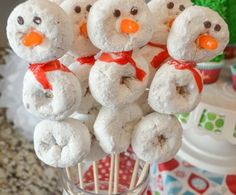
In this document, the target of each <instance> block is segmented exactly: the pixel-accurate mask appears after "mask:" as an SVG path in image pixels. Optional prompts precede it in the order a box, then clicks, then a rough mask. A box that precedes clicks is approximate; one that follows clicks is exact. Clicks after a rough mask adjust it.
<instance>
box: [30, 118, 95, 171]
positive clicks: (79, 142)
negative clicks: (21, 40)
mask: <svg viewBox="0 0 236 195" xmlns="http://www.w3.org/2000/svg"><path fill="white" fill-rule="evenodd" d="M90 145H91V138H90V134H89V131H88V129H87V127H86V126H84V125H83V124H82V123H80V122H79V121H78V120H75V119H66V120H65V121H61V122H59V121H49V120H44V121H42V122H40V123H39V124H38V125H37V126H36V128H35V132H34V148H35V152H36V154H37V156H38V158H39V159H40V160H41V161H43V162H44V163H45V164H47V165H50V166H53V167H61V168H64V167H69V166H73V165H75V164H76V163H78V162H80V161H82V160H83V159H84V158H85V157H86V155H87V154H88V153H89V150H90Z"/></svg>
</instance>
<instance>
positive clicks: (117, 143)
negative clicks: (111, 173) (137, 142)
mask: <svg viewBox="0 0 236 195" xmlns="http://www.w3.org/2000/svg"><path fill="white" fill-rule="evenodd" d="M141 117H142V110H141V109H140V108H139V106H138V105H137V104H130V105H127V106H126V107H125V108H122V109H118V110H112V109H109V108H106V107H102V108H101V110H100V112H99V114H98V117H97V119H96V121H95V124H94V132H95V136H96V138H97V140H98V141H99V144H100V146H101V147H102V149H103V150H104V151H105V152H106V153H108V154H112V153H121V152H124V151H126V150H127V149H128V147H129V145H130V141H131V140H130V139H131V134H132V131H133V128H134V125H135V124H136V123H137V122H138V121H139V120H140V119H141Z"/></svg>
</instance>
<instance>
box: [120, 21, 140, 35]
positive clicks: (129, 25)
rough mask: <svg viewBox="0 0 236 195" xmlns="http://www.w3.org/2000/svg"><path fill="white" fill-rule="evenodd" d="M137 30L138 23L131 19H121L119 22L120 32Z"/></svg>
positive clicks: (128, 32)
mask: <svg viewBox="0 0 236 195" xmlns="http://www.w3.org/2000/svg"><path fill="white" fill-rule="evenodd" d="M138 30H139V24H138V23H137V22H135V21H133V20H131V19H123V20H122V21H121V23H120V31H121V32H122V33H127V34H131V33H136V32H137V31H138Z"/></svg>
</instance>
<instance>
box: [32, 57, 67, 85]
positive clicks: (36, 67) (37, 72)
mask: <svg viewBox="0 0 236 195" xmlns="http://www.w3.org/2000/svg"><path fill="white" fill-rule="evenodd" d="M29 70H31V71H32V72H33V74H34V76H35V78H36V80H37V81H38V82H39V83H40V84H41V85H42V86H43V88H44V89H48V90H52V85H51V84H50V83H49V81H48V79H47V75H46V73H47V72H51V71H55V70H60V71H64V72H71V71H70V70H69V69H68V68H67V67H66V66H64V65H63V64H61V63H60V61H59V60H54V61H51V62H47V63H43V64H30V66H29Z"/></svg>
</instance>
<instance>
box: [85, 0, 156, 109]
mask: <svg viewBox="0 0 236 195" xmlns="http://www.w3.org/2000/svg"><path fill="white" fill-rule="evenodd" d="M149 21H151V13H150V11H149V9H148V7H147V5H146V3H145V2H144V1H143V0H130V1H123V0H116V1H107V0H98V1H97V2H96V3H95V4H94V5H93V6H92V8H91V10H90V14H89V17H88V33H89V37H90V39H91V41H92V43H93V44H94V45H95V46H96V47H98V48H99V49H101V50H102V51H103V53H101V55H100V57H99V58H98V60H97V61H96V63H95V66H93V67H92V69H91V72H90V75H89V86H90V90H91V93H92V95H93V96H94V98H95V99H96V100H97V101H98V102H99V103H100V104H102V105H103V106H105V107H109V108H112V109H116V108H121V107H124V106H125V105H127V104H130V103H132V102H134V101H135V100H137V99H138V98H139V97H140V96H141V95H142V94H143V92H144V91H145V89H146V86H147V82H148V74H149V71H148V65H147V63H146V62H145V60H144V59H143V58H141V57H139V56H138V55H135V54H134V53H133V52H132V50H133V49H135V48H138V47H141V46H143V45H145V44H146V43H147V42H148V41H149V40H150V39H151V36H152V25H151V23H150V22H149Z"/></svg>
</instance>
